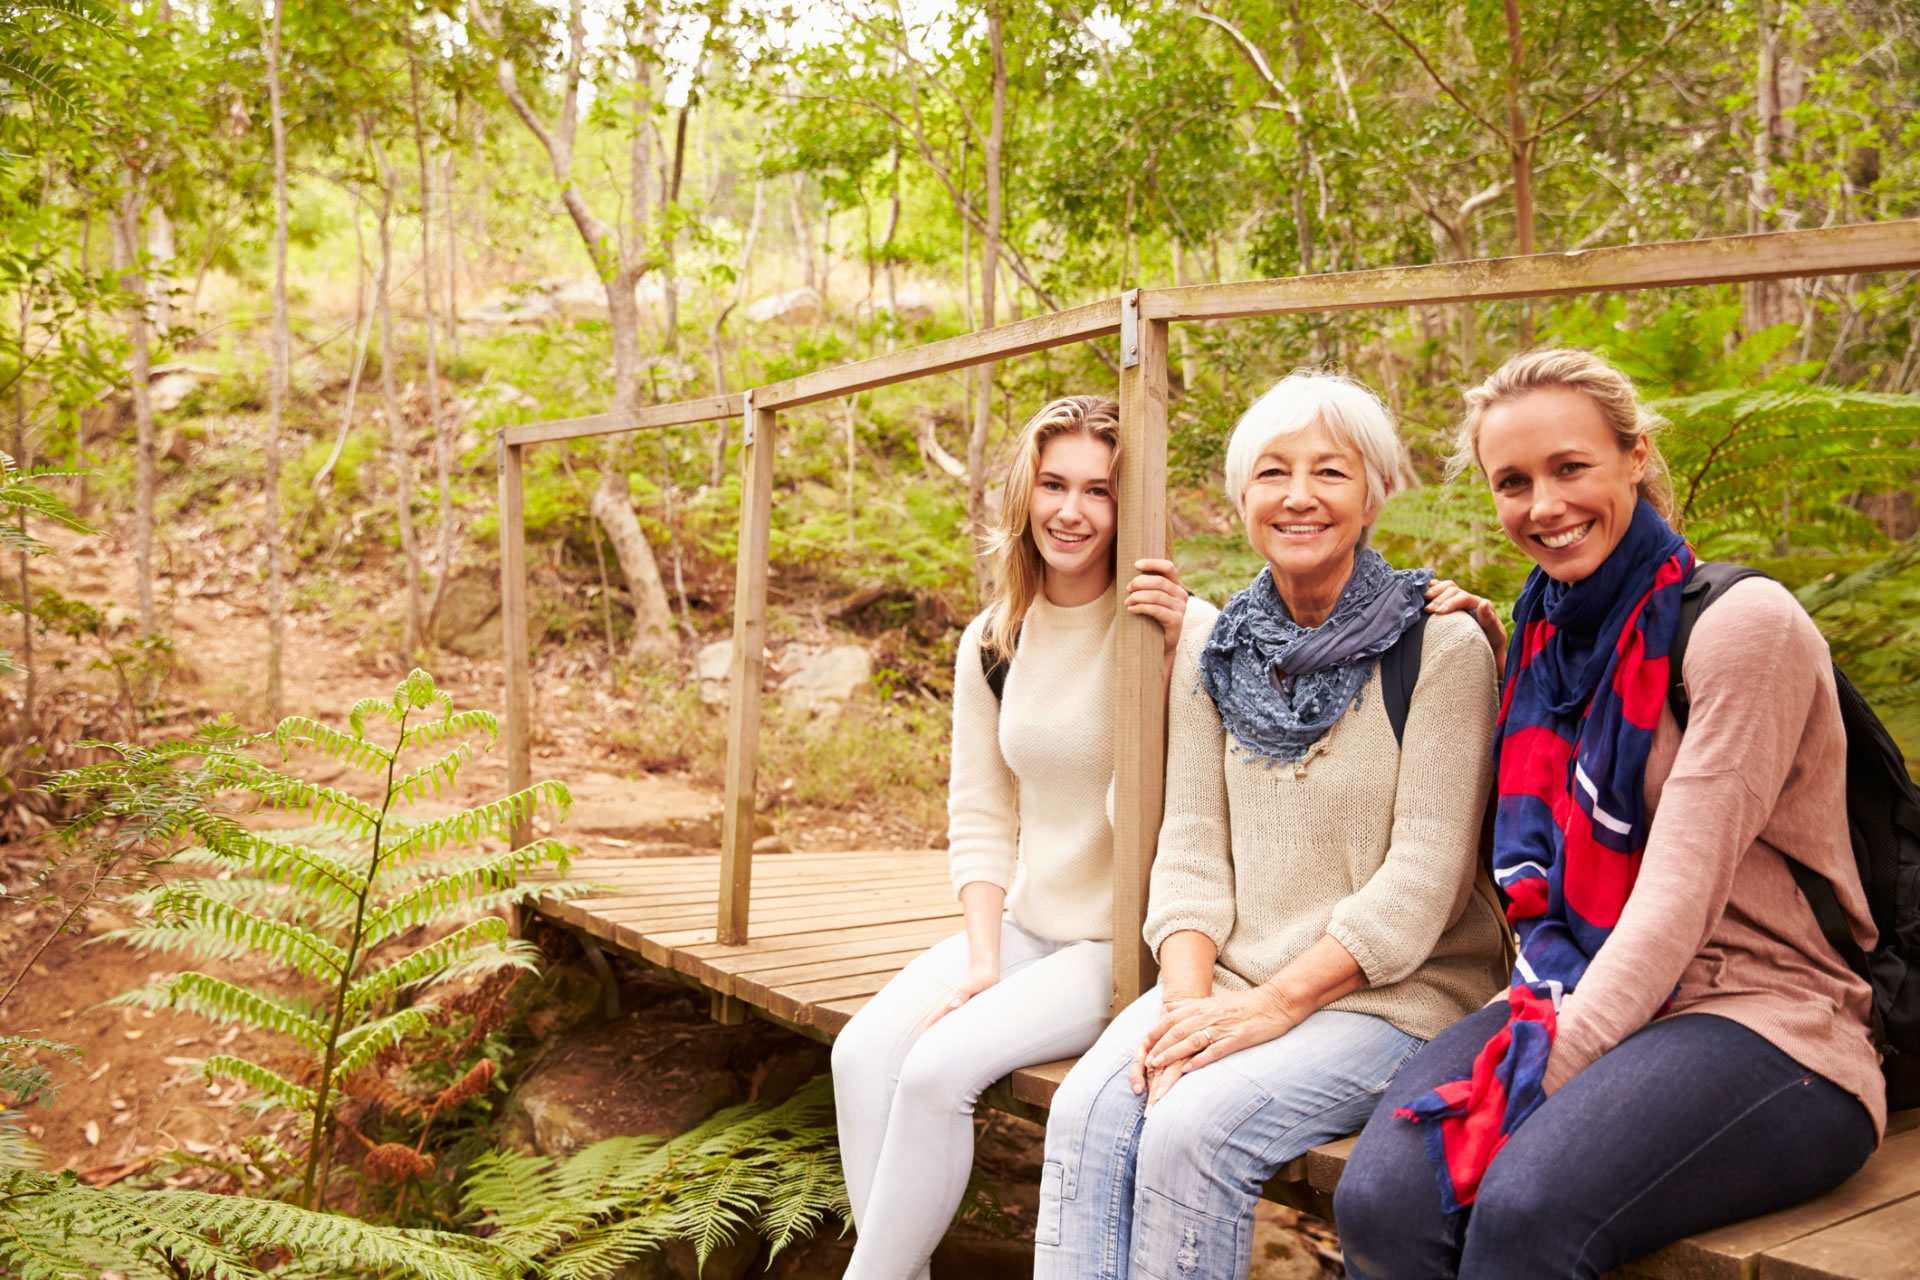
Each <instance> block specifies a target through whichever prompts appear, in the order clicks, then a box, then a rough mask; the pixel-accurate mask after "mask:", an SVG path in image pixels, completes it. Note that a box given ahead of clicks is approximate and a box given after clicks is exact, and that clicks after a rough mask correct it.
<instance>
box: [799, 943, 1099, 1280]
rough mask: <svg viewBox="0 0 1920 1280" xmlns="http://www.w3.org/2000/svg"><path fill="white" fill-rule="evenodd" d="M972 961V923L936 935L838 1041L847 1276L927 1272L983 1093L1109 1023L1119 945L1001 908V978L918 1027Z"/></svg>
mask: <svg viewBox="0 0 1920 1280" xmlns="http://www.w3.org/2000/svg"><path fill="white" fill-rule="evenodd" d="M968 962H969V956H968V953H967V936H966V934H964V933H962V934H958V935H956V936H954V937H951V938H948V939H947V940H946V941H944V942H941V943H938V944H936V945H935V946H934V947H932V948H931V949H930V950H928V951H927V952H926V953H925V954H923V955H921V956H920V957H919V958H918V959H916V960H914V961H913V963H911V964H909V965H908V966H907V967H906V968H905V969H902V970H901V971H900V973H899V975H898V976H896V977H895V978H894V979H893V981H891V982H889V983H888V984H887V985H886V987H885V988H883V989H882V990H881V992H880V994H878V995H876V996H875V997H874V998H873V999H872V1000H871V1001H869V1002H868V1003H867V1005H866V1006H865V1007H864V1008H862V1009H861V1010H860V1012H858V1013H856V1014H855V1015H854V1016H853V1021H851V1022H849V1023H848V1024H847V1027H846V1029H845V1030H844V1031H842V1032H841V1033H840V1038H839V1039H837V1040H835V1041H834V1044H833V1097H834V1105H835V1109H836V1111H837V1113H838V1118H839V1125H840V1162H841V1164H842V1165H843V1166H844V1168H845V1170H846V1176H847V1196H848V1199H849V1200H850V1201H851V1202H852V1205H853V1221H854V1226H855V1228H856V1230H857V1231H858V1232H859V1238H858V1240H857V1241H856V1242H855V1244H854V1249H853V1261H852V1262H851V1264H850V1265H849V1266H848V1267H847V1276H848V1277H858V1278H861V1280H914V1277H924V1276H925V1275H926V1274H927V1263H928V1260H929V1259H930V1258H932V1257H933V1250H934V1246H936V1245H938V1244H939V1243H940V1238H941V1236H943V1235H945V1234H946V1231H947V1227H948V1225H949V1224H950V1223H951V1222H952V1221H953V1215H954V1213H955V1212H957V1211H958V1210H959V1208H960V1199H961V1197H962V1196H963V1195H965V1194H966V1189H967V1176H968V1174H969V1172H970V1171H971V1170H972V1168H973V1106H974V1103H975V1101H977V1100H978V1099H979V1097H980V1093H981V1091H982V1090H983V1089H985V1088H986V1087H987V1086H988V1085H990V1084H992V1083H993V1082H994V1081H995V1080H998V1079H999V1078H1000V1077H1001V1076H1004V1075H1006V1074H1007V1073H1008V1072H1010V1071H1013V1070H1015V1069H1017V1068H1019V1067H1030V1066H1033V1065H1035V1064H1036V1063H1041V1062H1050V1061H1052V1060H1053V1059H1055V1058H1065V1057H1070V1056H1072V1055H1073V1054H1077V1053H1082V1052H1084V1051H1085V1050H1086V1049H1087V1048H1088V1047H1089V1046H1090V1045H1092V1044H1093V1042H1094V1041H1095V1040H1097V1039H1099V1038H1100V1031H1101V1028H1103V1027H1105V1026H1106V1025H1107V1015H1108V1013H1109V1012H1110V1002H1111V1000H1112V997H1113V991H1112V986H1113V944H1112V943H1110V942H1064V943H1063V942H1051V941H1048V940H1047V939H1045V938H1039V937H1035V936H1034V935H1033V934H1031V933H1028V932H1027V931H1026V930H1025V929H1022V928H1021V927H1020V926H1019V925H1017V924H1015V923H1014V922H1013V921H1012V920H1010V919H1003V920H1002V921H1001V922H1000V981H999V982H998V983H997V984H996V985H994V986H991V987H989V988H987V989H986V990H985V991H982V992H981V993H980V994H979V995H977V996H975V997H974V998H973V999H971V1000H969V1001H967V1003H966V1004H964V1005H962V1006H961V1007H960V1008H958V1009H956V1010H954V1011H953V1012H952V1013H950V1014H948V1015H947V1016H946V1017H944V1018H942V1019H941V1020H940V1021H939V1022H937V1023H935V1024H934V1025H933V1027H932V1029H931V1030H927V1031H924V1032H923V1030H922V1028H924V1027H925V1025H926V1021H927V1018H928V1016H929V1015H931V1014H932V1013H933V1011H934V1010H935V1009H936V1008H938V1007H939V1006H940V1005H942V1004H944V1003H945V1002H946V1001H948V1000H950V999H952V997H953V990H954V988H955V987H957V986H959V985H960V983H961V981H962V980H964V979H965V978H966V976H967V968H968Z"/></svg>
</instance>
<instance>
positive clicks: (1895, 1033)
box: [1667, 562, 1920, 1111]
mask: <svg viewBox="0 0 1920 1280" xmlns="http://www.w3.org/2000/svg"><path fill="white" fill-rule="evenodd" d="M1765 576H1766V575H1765V574H1763V573H1761V572H1760V571H1759V570H1758V569H1749V568H1747V567H1745V566H1744V565H1737V564H1724V563H1717V562H1715V563H1702V564H1700V565H1698V566H1696V567H1695V569H1694V571H1693V576H1692V577H1690V578H1688V579H1687V585H1686V587H1685V589H1684V590H1683V592H1682V594H1681V602H1680V627H1679V630H1678V632H1677V633H1676V634H1675V635H1674V639H1673V648H1672V651H1671V653H1670V654H1669V656H1668V660H1667V661H1668V672H1669V675H1668V684H1667V702H1668V705H1670V706H1671V707H1672V708H1673V718H1674V719H1675V720H1676V721H1678V722H1679V725H1680V728H1681V729H1682V731H1684V730H1685V729H1686V727H1687V711H1688V704H1687V690H1686V686H1685V685H1684V684H1683V683H1682V681H1681V660H1682V659H1683V658H1684V656H1685V654H1686V649H1687V640H1688V638H1689V637H1690V636H1691V635H1692V633H1693V626H1694V624H1695V623H1696V622H1698V621H1699V620H1700V613H1701V611H1702V610H1704V609H1705V608H1706V607H1707V606H1708V605H1710V604H1712V603H1713V602H1714V601H1715V600H1717V599H1719V598H1720V596H1721V595H1722V594H1724V593H1725V592H1726V590H1727V588H1728V587H1731V586H1732V585H1733V584H1734V583H1736V582H1738V581H1740V580H1741V579H1742V578H1757V577H1765ZM1833 683H1834V687H1835V688H1836V690H1837V691H1838V692H1839V695H1840V719H1841V722H1842V724H1844V725H1845V727H1846V732H1847V834H1848V835H1849V836H1850V837H1851V839H1852V843H1853V860H1854V863H1855V865H1856V866H1858V867H1859V870H1860V883H1861V885H1862V886H1863V887H1864V888H1865V889H1866V893H1867V905H1868V907H1869V908H1870V909H1871V910H1872V912H1873V923H1874V927H1875V928H1877V929H1878V930H1879V931H1880V937H1879V941H1878V942H1877V943H1876V944H1875V946H1874V949H1873V952H1872V954H1871V955H1869V954H1867V953H1865V952H1863V951H1862V950H1861V949H1860V946H1859V944H1858V943H1856V942H1855V941H1854V940H1853V934H1852V932H1851V931H1849V930H1848V928H1847V922H1846V917H1845V916H1844V915H1843V914H1842V912H1841V910H1840V902H1839V900H1838V899H1837V898H1836V897H1835V896H1834V892H1833V886H1832V885H1831V884H1829V883H1828V882H1827V880H1826V878H1825V877H1824V876H1821V875H1819V874H1818V873H1816V872H1814V871H1811V870H1809V869H1808V868H1806V867H1803V866H1801V865H1800V864H1799V863H1798V862H1794V861H1792V860H1791V859H1789V861H1788V866H1790V867H1791V868H1792V869H1793V878H1794V880H1795V881H1796V882H1797V883H1798V884H1799V886H1800V892H1801V893H1803V894H1804V895H1806V899H1807V902H1808V903H1809V904H1810V905H1811V906H1812V908H1813V914H1814V916H1815V918H1816V919H1818V920H1819V921H1820V932H1821V933H1823V934H1825V935H1826V939H1827V942H1828V943H1829V944H1830V945H1831V946H1832V947H1833V949H1834V950H1835V951H1837V952H1838V953H1839V954H1840V958H1841V959H1843V960H1845V961H1846V962H1847V967H1849V968H1850V969H1852V970H1853V971H1854V972H1855V973H1857V974H1859V975H1860V976H1861V977H1862V978H1864V979H1865V980H1866V982H1867V985H1868V986H1870V987H1872V988H1873V1036H1874V1040H1875V1042H1876V1044H1877V1045H1878V1047H1879V1049H1880V1053H1881V1063H1880V1066H1881V1070H1882V1072H1883V1073H1884V1074H1885V1075H1886V1078H1887V1106H1888V1107H1889V1108H1890V1109H1892V1110H1895V1111H1899V1110H1904V1109H1906V1108H1908V1107H1914V1106H1920V788H1916V787H1915V786H1914V784H1913V780H1912V779H1911V778H1910V777H1908V776H1907V766H1906V762H1905V760H1904V759H1903V758H1902V757H1901V754H1900V749H1899V748H1898V747H1897V746H1895V745H1894V742H1893V737H1892V735H1891V734H1889V733H1888V732H1887V729H1886V726H1885V725H1883V724H1881V723H1880V719H1879V717H1878V716H1876V715H1874V713H1873V708H1872V707H1870V706H1868V705H1867V700H1866V699H1865V698H1863V697H1861V696H1860V691H1859V690H1858V689H1856V688H1854V686H1853V682H1852V681H1851V680H1849V679H1847V676H1846V673H1845V672H1843V671H1841V670H1840V668H1839V667H1837V666H1836V667H1835V668H1834V669H1833Z"/></svg>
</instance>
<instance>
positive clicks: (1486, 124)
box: [1356, 0, 1513, 147]
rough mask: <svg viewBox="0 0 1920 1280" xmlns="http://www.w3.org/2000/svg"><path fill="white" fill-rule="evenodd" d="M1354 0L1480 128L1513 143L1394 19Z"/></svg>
mask: <svg viewBox="0 0 1920 1280" xmlns="http://www.w3.org/2000/svg"><path fill="white" fill-rule="evenodd" d="M1356 2H1357V3H1358V4H1359V5H1360V7H1361V8H1362V9H1365V10H1366V11H1367V12H1368V13H1369V14H1372V15H1373V18H1374V20H1375V21H1377V22H1378V23H1379V24H1380V25H1381V26H1383V27H1385V28H1386V29H1387V31H1388V33H1389V34H1390V35H1392V36H1393V38H1394V39H1395V40H1398V41H1399V42H1400V43H1401V44H1402V45H1404V46H1405V47H1406V50H1407V52H1408V53H1411V54H1412V55H1413V56H1414V59H1415V60H1416V61H1417V62H1419V64H1420V66H1421V68H1422V69H1423V70H1424V71H1425V72H1426V73H1427V78H1428V79H1429V80H1432V81H1433V83H1434V85H1435V87H1437V88H1438V89H1439V90H1440V92H1442V93H1444V94H1446V95H1447V96H1448V97H1449V98H1452V99H1453V101H1454V103H1455V104H1456V105H1457V106H1459V108H1460V109H1461V110H1462V111H1464V112H1466V113H1467V114H1468V115H1470V116H1472V117H1473V119H1474V120H1475V122H1476V123H1478V124H1479V126H1480V127H1481V128H1483V129H1485V130H1486V131H1487V132H1489V133H1491V134H1492V135H1493V136H1494V137H1496V138H1498V139H1500V141H1502V142H1504V143H1506V144H1507V145H1508V146H1509V147H1511V146H1512V145H1513V139H1512V138H1511V137H1509V136H1508V135H1507V131H1506V130H1504V129H1502V128H1501V127H1500V126H1499V125H1497V124H1495V123H1494V122H1493V121H1491V120H1489V119H1487V118H1486V117H1485V116H1483V115H1481V114H1480V113H1479V112H1478V111H1476V110H1474V108H1473V105H1472V104H1471V103H1469V102H1468V101H1467V100H1466V99H1465V98H1463V97H1461V96H1460V94H1459V93H1458V92H1457V91H1456V90H1455V89H1454V87H1453V86H1452V85H1450V84H1448V83H1447V79H1446V77H1445V76H1443V75H1441V74H1440V72H1439V70H1438V69H1436V68H1435V67H1434V65H1433V63H1431V62H1429V61H1427V54H1426V51H1425V50H1424V49H1422V48H1421V47H1420V46H1419V45H1418V44H1416V43H1414V41H1413V38H1412V37H1411V36H1409V35H1407V33H1406V32H1404V31H1402V30H1400V28H1399V26H1398V25H1396V24H1395V23H1394V20H1393V19H1392V18H1389V17H1388V16H1387V15H1386V14H1385V13H1383V12H1381V11H1380V10H1379V9H1376V8H1374V7H1373V6H1372V5H1371V4H1369V3H1367V0H1356Z"/></svg>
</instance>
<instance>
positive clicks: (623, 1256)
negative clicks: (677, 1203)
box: [545, 1218, 704, 1280]
mask: <svg viewBox="0 0 1920 1280" xmlns="http://www.w3.org/2000/svg"><path fill="white" fill-rule="evenodd" d="M673 1238H674V1235H673V1232H672V1231H671V1230H670V1229H669V1228H668V1227H667V1226H666V1225H665V1224H664V1223H661V1222H659V1221H657V1220H656V1219H653V1218H625V1219H622V1220H620V1221H618V1222H612V1223H608V1224H606V1225H604V1226H593V1227H588V1228H587V1229H586V1230H584V1231H582V1232H581V1233H580V1234H579V1235H578V1236H577V1237H576V1238H574V1239H573V1240H572V1241H570V1242H569V1243H568V1244H567V1246H566V1248H565V1250H563V1251H562V1252H561V1253H560V1254H558V1255H557V1256H556V1257H554V1258H553V1259H552V1260H551V1261H549V1262H548V1263H547V1264H546V1267H545V1270H546V1274H547V1275H548V1276H549V1277H551V1280H607V1278H608V1277H610V1276H612V1275H614V1274H615V1273H616V1272H618V1271H619V1270H620V1269H621V1268H622V1267H624V1266H626V1265H627V1264H628V1263H630V1262H634V1261H636V1260H638V1259H640V1258H642V1257H644V1256H645V1255H647V1254H649V1253H652V1252H653V1251H654V1250H656V1249H658V1248H660V1246H662V1245H664V1244H666V1243H667V1242H668V1241H669V1240H671V1239H673ZM703 1261H704V1260H703Z"/></svg>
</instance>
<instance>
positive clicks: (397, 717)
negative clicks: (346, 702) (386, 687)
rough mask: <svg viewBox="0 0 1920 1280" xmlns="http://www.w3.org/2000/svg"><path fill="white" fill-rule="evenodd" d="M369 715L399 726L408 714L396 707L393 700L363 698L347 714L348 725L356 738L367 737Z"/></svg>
mask: <svg viewBox="0 0 1920 1280" xmlns="http://www.w3.org/2000/svg"><path fill="white" fill-rule="evenodd" d="M369 715H377V716H379V717H380V718H381V719H382V720H386V721H388V722H390V723H392V724H399V723H400V721H401V720H402V719H403V718H404V717H405V715H406V713H405V712H404V711H403V710H401V708H400V707H398V706H396V705H395V704H394V702H393V699H391V698H362V699H360V700H359V701H358V702H356V703H354V704H353V707H352V709H351V710H349V711H348V712H347V724H348V725H349V726H350V727H351V728H352V729H353V736H354V737H356V738H361V737H365V736H366V732H367V717H368V716H369Z"/></svg>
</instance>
